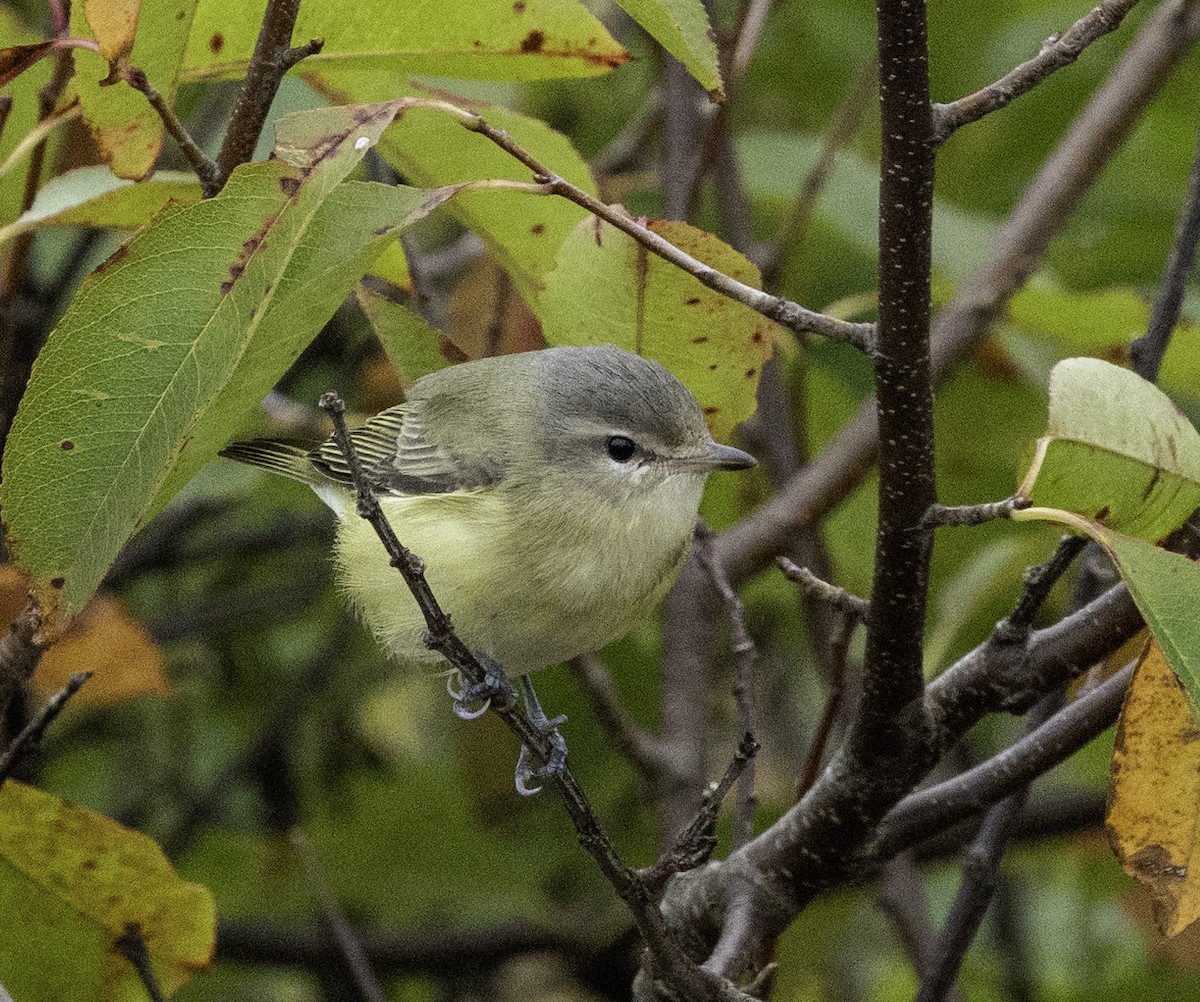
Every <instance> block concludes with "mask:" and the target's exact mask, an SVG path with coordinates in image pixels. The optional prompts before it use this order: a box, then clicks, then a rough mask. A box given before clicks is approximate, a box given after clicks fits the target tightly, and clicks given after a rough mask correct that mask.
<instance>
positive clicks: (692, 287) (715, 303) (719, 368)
mask: <svg viewBox="0 0 1200 1002" xmlns="http://www.w3.org/2000/svg"><path fill="white" fill-rule="evenodd" d="M647 225H648V226H649V227H650V228H651V229H652V230H654V232H655V233H658V234H659V235H660V236H662V237H664V238H666V239H667V240H669V241H671V242H672V243H673V244H675V245H676V246H677V247H679V248H681V249H682V250H684V251H686V252H687V253H689V254H691V255H692V256H693V257H696V258H698V259H699V260H701V261H703V262H705V263H706V264H709V265H711V266H712V267H714V268H718V269H720V270H721V271H723V272H725V273H726V274H728V275H731V276H733V277H734V278H736V279H738V280H739V281H741V282H745V283H746V284H749V285H756V286H757V285H758V284H759V281H760V280H759V274H758V269H757V268H755V267H754V265H752V264H751V263H750V262H749V261H747V260H746V259H745V258H744V257H743V256H742V255H741V254H739V253H738V252H737V251H735V250H734V249H733V248H732V247H730V246H729V245H728V244H725V243H723V242H722V241H721V240H719V239H718V238H717V237H715V236H713V235H712V234H711V233H706V232H704V231H703V230H698V229H696V228H695V227H693V226H689V225H688V224H687V223H680V222H671V221H651V222H649V223H648V224H647ZM534 309H535V312H536V313H537V314H538V319H540V320H541V322H542V332H543V334H544V335H545V338H546V340H547V341H548V342H549V343H550V344H552V345H560V344H609V343H611V344H615V345H618V346H620V347H622V348H625V349H626V350H628V351H633V352H636V353H637V354H639V355H645V356H646V357H648V358H654V359H657V360H658V361H660V362H662V364H663V365H665V366H666V367H667V368H668V369H670V370H671V371H672V372H673V373H675V375H676V376H678V377H679V379H680V380H681V381H682V382H683V383H684V384H685V385H686V386H687V387H688V389H690V390H691V391H692V392H693V393H694V394H695V395H696V398H697V399H698V400H699V401H700V404H701V406H702V407H703V408H704V413H705V415H706V416H707V418H708V422H709V427H710V428H711V429H712V432H713V434H714V435H715V436H716V437H717V438H725V437H728V434H729V432H730V431H731V429H732V428H733V426H734V425H735V424H737V423H738V422H739V421H742V420H744V419H745V418H747V417H749V416H750V414H751V413H753V411H754V407H755V388H756V387H757V386H758V375H759V372H760V371H761V370H762V365H763V362H765V361H766V360H767V359H768V358H770V356H771V346H772V338H773V336H774V334H773V329H774V325H773V324H772V323H771V321H769V320H767V319H766V318H764V317H763V316H762V315H761V314H758V313H756V312H754V311H753V310H751V309H749V308H748V307H745V306H742V305H741V304H739V303H735V302H734V301H733V300H731V299H727V298H726V297H725V296H722V295H720V294H718V293H716V292H713V291H712V290H710V289H707V288H705V287H704V286H703V285H701V284H700V283H699V282H698V281H697V280H696V279H695V278H693V277H692V276H691V275H688V274H686V273H685V272H683V271H680V270H679V269H678V268H676V267H675V266H674V265H672V264H668V263H667V262H666V261H664V260H663V259H662V258H660V257H658V256H657V255H654V254H651V253H650V252H649V251H647V250H646V249H645V248H644V247H642V245H641V244H638V243H636V242H635V241H634V240H633V239H632V238H631V237H628V236H626V235H625V234H624V233H622V232H621V231H620V230H618V229H616V228H615V227H613V226H610V225H609V224H608V223H605V222H603V221H601V220H599V219H595V218H591V217H589V218H588V219H585V220H584V221H583V222H581V223H580V224H579V225H578V226H576V227H575V230H574V231H573V232H572V233H571V235H570V236H569V237H568V238H567V240H566V242H565V243H564V244H563V246H562V249H561V250H560V251H559V255H558V267H556V268H555V269H554V271H552V272H551V273H550V274H549V275H548V276H547V279H546V291H545V293H544V294H543V295H542V297H541V299H540V300H538V302H537V303H536V304H535V307H534Z"/></svg>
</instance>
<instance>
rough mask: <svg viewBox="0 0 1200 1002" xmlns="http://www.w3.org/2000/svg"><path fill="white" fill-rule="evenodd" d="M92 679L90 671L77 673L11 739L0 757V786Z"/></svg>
mask: <svg viewBox="0 0 1200 1002" xmlns="http://www.w3.org/2000/svg"><path fill="white" fill-rule="evenodd" d="M91 677H92V673H91V672H90V671H77V672H75V673H74V674H73V675H72V676H71V677H70V679H68V680H67V684H66V685H65V686H63V688H61V689H60V690H59V691H58V692H56V693H55V694H54V695H53V696H51V697H50V699H49V700H48V701H47V702H46V705H45V706H43V707H42V708H41V709H40V710H39V711H38V712H37V713H36V714H35V715H34V717H33V719H32V720H30V721H29V723H27V724H26V725H25V726H24V727H23V728H22V729H21V733H20V734H18V735H17V736H16V737H15V738H13V740H12V743H11V744H10V745H9V746H8V747H7V748H6V749H5V750H4V754H3V755H0V785H3V783H4V781H5V780H6V779H8V777H9V776H10V775H12V771H13V769H15V768H16V766H17V763H19V762H20V761H21V759H22V758H24V757H25V756H26V755H28V754H29V753H30V752H31V751H33V750H34V749H35V748H36V747H37V746H38V744H40V743H41V740H42V735H44V734H45V733H46V728H47V727H49V726H50V725H51V723H53V722H54V718H55V717H57V716H58V715H59V714H60V713H61V712H62V710H63V707H64V706H66V705H67V701H68V700H69V699H70V698H71V697H72V696H74V695H75V693H77V692H78V691H79V690H80V688H81V687H82V686H83V683H84V682H86V681H87V680H88V679H89V678H91Z"/></svg>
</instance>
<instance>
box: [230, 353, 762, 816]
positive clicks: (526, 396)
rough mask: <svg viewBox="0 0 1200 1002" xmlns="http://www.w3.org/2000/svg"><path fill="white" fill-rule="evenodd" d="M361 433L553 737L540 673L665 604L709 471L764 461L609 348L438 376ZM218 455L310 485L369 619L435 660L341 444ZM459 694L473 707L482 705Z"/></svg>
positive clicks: (434, 566) (642, 364)
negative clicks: (359, 508)
mask: <svg viewBox="0 0 1200 1002" xmlns="http://www.w3.org/2000/svg"><path fill="white" fill-rule="evenodd" d="M351 441H352V442H353V444H354V447H355V450H356V451H357V453H358V455H359V457H360V458H361V460H362V463H363V466H364V468H365V470H366V473H367V476H368V479H369V480H370V482H371V485H372V487H373V488H374V490H375V492H376V495H377V496H378V498H379V502H380V505H381V507H382V509H383V512H384V514H385V515H386V517H387V519H388V521H389V522H390V523H391V525H392V527H393V529H394V530H395V533H396V535H397V537H398V538H399V540H400V541H401V542H402V543H403V544H404V545H405V546H407V547H408V548H409V549H411V550H412V551H413V552H414V553H416V554H417V556H419V557H421V558H422V559H423V560H424V561H425V565H426V577H427V580H428V582H429V585H430V587H431V588H432V590H433V593H434V595H435V596H436V597H437V599H438V601H439V602H440V603H441V605H442V608H444V609H445V610H446V611H447V612H448V613H450V616H451V620H452V622H453V626H454V629H455V631H456V632H457V633H458V636H459V637H460V638H461V639H462V641H463V642H464V643H465V644H466V645H467V647H468V648H470V649H471V651H472V652H473V653H475V654H476V655H477V656H479V657H480V658H481V659H485V660H486V662H488V663H490V664H493V665H495V666H499V667H500V668H502V669H503V672H504V673H507V674H508V675H511V676H516V677H518V679H519V681H520V682H521V684H522V685H521V687H522V690H523V692H524V694H525V696H526V702H527V704H529V703H530V700H531V699H532V701H533V702H532V705H529V706H528V708H529V711H530V713H531V716H534V717H535V720H536V718H537V717H538V716H540V717H541V720H540V721H538V722H541V723H544V724H545V725H546V727H547V730H548V731H549V730H552V729H553V723H554V722H551V721H546V720H545V715H544V714H542V713H541V710H540V707H538V706H537V704H536V697H534V696H533V694H532V687H531V686H529V685H528V679H527V675H528V673H529V672H531V671H534V670H535V669H538V668H543V667H546V666H547V665H552V664H557V663H559V662H561V661H564V660H566V659H568V658H571V657H574V656H575V655H577V654H583V653H586V652H588V651H593V650H596V649H597V648H599V647H602V646H604V645H605V644H607V643H608V642H609V641H611V640H615V639H617V638H618V637H620V636H622V635H623V634H624V633H626V632H627V631H628V630H629V628H630V627H631V626H632V625H633V623H634V622H635V621H636V620H637V619H638V618H639V617H641V616H643V615H644V614H645V613H647V612H649V611H650V610H651V609H653V608H654V606H655V605H656V604H657V603H658V601H659V600H660V599H661V598H662V596H663V595H664V594H665V592H666V590H667V589H668V588H669V587H670V585H671V583H672V581H673V580H674V579H675V576H676V575H677V574H678V572H679V569H680V567H681V566H682V565H683V561H684V559H685V558H686V556H687V553H688V549H689V546H690V544H691V540H692V536H693V530H694V528H695V525H696V518H697V511H698V509H699V505H700V495H701V493H702V491H703V489H704V482H705V480H706V478H707V477H708V475H709V474H710V473H712V472H713V471H714V470H740V469H745V468H747V467H750V466H753V465H754V462H755V461H754V458H753V457H752V456H750V455H748V454H747V453H745V452H742V451H741V450H740V449H735V448H733V447H731V446H728V445H720V444H718V443H717V442H715V441H713V438H712V436H711V435H710V434H709V432H708V429H707V428H706V427H705V424H704V415H703V414H702V412H701V410H700V405H699V404H698V403H697V402H696V398H695V397H693V396H692V394H691V393H690V392H689V391H688V390H687V389H686V388H685V387H684V386H683V384H682V383H680V382H679V380H678V379H676V378H675V377H674V376H673V375H671V373H670V372H668V371H667V370H666V369H665V368H663V367H662V366H661V365H659V364H658V363H657V362H653V361H650V360H647V359H645V358H641V357H640V356H638V355H634V354H631V353H629V352H626V351H622V350H621V349H620V348H616V347H613V346H612V345H603V346H598V347H561V348H547V349H544V350H542V351H534V352H527V353H523V354H517V355H502V356H498V357H494V358H482V359H478V360H477V361H473V362H464V363H462V364H459V365H454V366H451V367H449V368H446V369H442V370H440V371H438V372H433V373H431V374H429V375H427V376H425V377H423V378H422V379H419V380H418V381H417V382H416V383H414V384H413V386H412V387H411V388H410V390H409V392H408V400H407V401H406V402H405V403H403V404H400V405H399V406H396V407H390V408H388V409H387V410H385V411H382V412H381V413H379V414H377V415H375V417H373V418H371V419H370V420H368V421H367V422H366V423H365V424H363V425H362V426H361V427H359V428H357V429H355V430H354V431H353V432H352V433H351ZM222 455H225V456H228V457H230V458H232V459H236V460H239V461H241V462H244V463H249V464H250V465H252V466H257V467H260V468H262V469H264V470H267V471H269V472H271V473H277V474H280V475H282V476H285V477H290V478H292V479H294V480H299V481H301V482H302V483H305V484H308V485H309V486H310V487H311V488H312V489H313V490H314V491H315V492H316V493H317V495H318V496H319V497H320V498H321V500H323V501H324V502H325V503H326V504H328V505H329V507H330V508H332V509H333V511H334V512H335V514H336V515H337V517H338V519H339V526H338V530H337V542H336V553H335V557H336V564H337V569H338V576H339V578H340V580H341V583H342V585H343V587H344V588H345V590H346V591H347V592H348V594H349V596H350V598H351V600H352V601H353V603H354V605H355V606H356V608H357V609H358V610H359V612H360V613H361V615H362V618H363V619H364V620H365V621H366V623H367V624H368V625H369V626H370V627H371V629H372V630H373V631H374V632H375V634H376V635H377V636H378V638H379V640H380V641H381V642H382V643H383V645H384V646H385V647H386V648H387V649H388V650H389V651H390V652H391V653H392V654H394V655H395V656H396V657H397V658H398V659H399V660H401V661H403V662H408V663H412V662H424V663H435V662H436V661H437V660H438V658H439V655H437V654H436V653H434V652H432V651H430V650H429V649H428V648H427V647H426V646H425V643H424V636H425V621H424V619H423V617H422V615H421V612H420V610H419V609H418V607H417V604H416V602H415V601H414V599H413V598H412V596H411V595H410V594H409V593H408V591H407V589H406V588H405V586H404V583H403V581H402V580H401V579H400V576H399V574H398V573H397V571H396V570H395V568H393V567H392V566H390V564H389V562H388V557H387V554H386V552H385V551H384V548H383V545H382V544H381V543H380V541H379V539H378V538H377V537H376V535H375V532H374V530H373V529H372V527H371V526H370V525H369V524H368V523H367V522H366V521H365V520H363V519H362V518H359V517H358V515H357V514H356V513H355V508H354V488H353V485H352V483H351V478H350V472H349V468H348V466H347V463H346V461H345V459H344V457H343V455H342V453H341V450H340V449H339V448H338V445H337V443H336V442H334V441H333V440H332V439H329V440H326V441H325V442H323V443H322V444H320V445H318V446H316V447H315V448H312V447H309V446H308V445H297V444H295V443H288V442H280V441H273V440H259V441H254V442H244V443H236V444H234V445H231V446H229V447H228V448H227V449H225V450H224V452H223V453H222ZM500 677H503V675H502V674H501V675H500ZM464 691H465V690H464ZM452 693H453V690H452ZM456 695H457V696H458V697H459V698H458V699H457V700H456V710H457V711H458V712H459V714H460V716H469V715H471V714H470V713H468V712H466V710H465V706H464V701H463V700H464V697H463V695H462V694H461V693H458V694H456ZM481 695H485V694H481V693H478V692H474V691H472V692H470V693H468V694H467V696H466V698H474V699H476V700H478V699H479V697H480V696H481ZM564 747H565V746H564ZM523 757H524V756H523ZM548 764H549V765H553V764H554V763H548ZM559 765H561V763H559ZM526 771H527V772H528V769H527V767H526ZM543 773H544V770H543ZM527 778H528V776H526V779H527ZM526 785H527V784H526ZM521 786H522V782H521V776H520V767H519V769H518V788H521ZM522 792H527V791H526V790H523V791H522Z"/></svg>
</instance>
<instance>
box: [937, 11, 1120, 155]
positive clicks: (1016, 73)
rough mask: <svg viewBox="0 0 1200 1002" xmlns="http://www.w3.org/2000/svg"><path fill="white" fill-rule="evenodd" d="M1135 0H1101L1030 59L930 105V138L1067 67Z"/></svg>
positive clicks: (944, 135)
mask: <svg viewBox="0 0 1200 1002" xmlns="http://www.w3.org/2000/svg"><path fill="white" fill-rule="evenodd" d="M1137 2H1138V0H1101V2H1100V3H1099V4H1098V5H1097V6H1096V7H1094V8H1093V9H1092V10H1091V11H1089V12H1088V13H1087V14H1085V15H1084V16H1083V17H1081V18H1080V19H1079V20H1078V21H1076V22H1075V23H1074V24H1073V25H1071V27H1070V28H1068V29H1067V30H1066V31H1065V32H1063V33H1062V34H1061V35H1051V36H1050V37H1049V38H1048V39H1046V41H1045V42H1044V43H1043V44H1042V49H1041V51H1040V52H1039V53H1038V54H1037V55H1036V56H1034V57H1033V58H1032V59H1029V60H1026V61H1025V62H1023V63H1021V65H1020V66H1018V67H1016V68H1015V69H1013V70H1011V71H1010V72H1008V73H1006V74H1005V75H1004V76H1003V77H1001V78H1000V79H999V80H997V81H996V82H995V83H993V84H989V85H988V86H987V87H984V88H983V89H982V90H978V91H976V92H975V93H974V94H968V95H967V96H966V97H960V98H959V99H958V100H957V101H952V102H950V103H949V104H938V105H934V109H933V111H934V139H935V141H936V142H937V143H939V144H940V143H944V142H945V141H946V140H947V139H948V138H949V137H950V135H951V134H952V133H953V132H954V131H955V130H956V129H959V128H961V127H962V126H964V125H967V124H968V123H970V122H975V121H978V120H979V119H981V118H983V116H984V115H988V114H990V113H991V112H993V111H998V110H999V109H1000V108H1003V107H1005V106H1007V105H1008V104H1010V103H1011V102H1013V101H1015V100H1016V99H1017V98H1018V97H1020V96H1021V95H1022V94H1026V93H1028V92H1029V91H1031V90H1032V89H1033V88H1034V87H1036V86H1037V85H1038V84H1040V83H1041V82H1042V81H1043V80H1045V79H1046V78H1047V77H1048V76H1050V74H1051V73H1053V72H1054V71H1055V70H1060V69H1062V68H1063V67H1064V66H1069V65H1071V63H1073V62H1075V60H1076V59H1078V58H1079V57H1080V55H1081V54H1082V53H1083V50H1084V49H1086V48H1087V47H1088V46H1089V45H1091V44H1092V43H1093V42H1095V41H1096V40H1097V39H1100V38H1103V37H1104V36H1105V35H1107V34H1108V33H1109V32H1112V31H1116V30H1117V28H1119V27H1120V25H1121V22H1122V21H1123V20H1124V19H1125V15H1126V14H1128V13H1129V12H1130V11H1131V10H1132V9H1133V8H1134V7H1135V6H1136V5H1137Z"/></svg>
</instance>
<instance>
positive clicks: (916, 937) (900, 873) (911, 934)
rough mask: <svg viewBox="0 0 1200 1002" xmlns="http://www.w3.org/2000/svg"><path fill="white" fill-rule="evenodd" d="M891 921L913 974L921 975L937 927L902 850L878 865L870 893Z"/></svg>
mask: <svg viewBox="0 0 1200 1002" xmlns="http://www.w3.org/2000/svg"><path fill="white" fill-rule="evenodd" d="M872 897H873V899H874V902H875V904H876V906H877V907H878V908H879V910H880V911H881V912H883V914H884V915H885V916H887V918H888V919H889V920H890V921H891V923H892V926H893V928H895V930H896V938H897V939H899V941H900V946H901V948H902V949H903V950H904V954H905V956H906V957H908V962H909V963H910V964H911V965H912V968H913V970H914V971H916V972H917V976H918V977H921V976H923V974H924V972H925V971H927V970H929V968H930V965H931V964H932V963H933V960H934V957H935V955H936V951H937V945H938V944H937V930H936V929H935V928H934V926H933V922H932V920H931V919H930V917H929V899H928V895H927V894H926V893H925V885H924V883H922V881H921V875H920V873H919V872H918V871H917V867H916V862H915V861H914V859H913V856H912V854H911V853H906V852H902V853H900V854H899V855H898V856H895V857H894V858H892V859H889V860H888V861H887V862H885V863H884V864H883V866H882V867H881V868H880V873H879V882H878V883H877V884H876V887H875V893H874V895H872Z"/></svg>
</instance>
